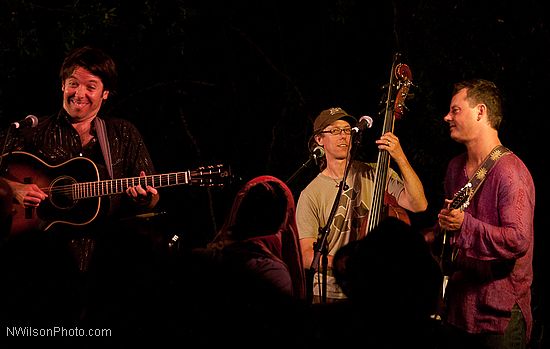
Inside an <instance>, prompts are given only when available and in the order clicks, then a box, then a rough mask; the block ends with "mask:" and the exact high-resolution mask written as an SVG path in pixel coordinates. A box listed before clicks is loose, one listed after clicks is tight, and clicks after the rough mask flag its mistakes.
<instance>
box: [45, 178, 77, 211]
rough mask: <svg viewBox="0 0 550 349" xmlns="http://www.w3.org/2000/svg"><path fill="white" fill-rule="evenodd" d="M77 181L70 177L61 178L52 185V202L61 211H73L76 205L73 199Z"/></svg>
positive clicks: (50, 197)
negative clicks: (74, 185)
mask: <svg viewBox="0 0 550 349" xmlns="http://www.w3.org/2000/svg"><path fill="white" fill-rule="evenodd" d="M75 183H77V181H76V180H75V179H74V178H72V177H69V176H61V177H58V178H56V179H54V180H53V181H52V182H51V183H50V196H49V199H50V202H51V204H52V205H53V206H54V207H55V208H57V209H61V210H67V209H71V208H73V207H74V206H75V205H76V200H74V199H73V192H72V190H73V189H72V188H73V184H75Z"/></svg>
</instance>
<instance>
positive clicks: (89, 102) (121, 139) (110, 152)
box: [2, 46, 159, 322]
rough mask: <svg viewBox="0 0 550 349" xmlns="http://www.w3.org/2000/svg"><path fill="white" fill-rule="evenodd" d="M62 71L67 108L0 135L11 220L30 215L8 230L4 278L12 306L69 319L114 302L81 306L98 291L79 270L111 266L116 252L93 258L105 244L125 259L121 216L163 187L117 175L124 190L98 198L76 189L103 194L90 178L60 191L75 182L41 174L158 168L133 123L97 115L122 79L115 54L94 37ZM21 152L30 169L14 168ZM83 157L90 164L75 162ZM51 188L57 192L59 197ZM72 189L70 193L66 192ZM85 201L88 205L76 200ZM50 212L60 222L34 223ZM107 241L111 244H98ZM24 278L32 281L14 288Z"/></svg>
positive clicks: (126, 239) (140, 209)
mask: <svg viewBox="0 0 550 349" xmlns="http://www.w3.org/2000/svg"><path fill="white" fill-rule="evenodd" d="M60 78H61V85H60V87H61V91H62V93H63V95H62V97H63V104H62V108H61V110H60V111H59V112H58V113H57V114H55V115H52V116H49V117H45V118H42V119H40V120H39V122H37V124H34V123H33V124H32V125H30V126H31V127H27V128H24V127H21V128H19V126H20V125H19V124H18V125H17V127H13V124H12V126H10V128H9V129H8V130H7V131H6V132H5V133H4V139H3V140H2V141H3V143H2V144H4V150H5V151H6V152H7V153H6V154H4V156H3V157H2V168H3V169H4V171H3V173H2V176H3V177H5V179H6V180H7V182H8V183H9V184H10V186H11V187H12V189H13V192H14V197H15V199H16V201H17V203H18V205H15V214H14V216H13V225H14V226H21V224H20V222H29V223H31V224H30V225H29V229H28V231H22V232H20V234H18V235H17V236H14V237H10V238H11V239H12V240H13V241H10V244H9V245H11V246H10V247H9V248H11V250H7V251H4V252H6V253H4V254H3V257H5V258H6V259H7V258H8V257H6V256H7V255H9V256H11V257H13V258H14V259H15V260H10V261H8V263H10V265H11V267H10V268H11V269H12V270H9V271H8V276H6V277H5V278H4V279H3V281H4V285H5V287H3V289H5V290H9V292H10V294H13V295H15V296H10V299H12V300H13V301H12V302H11V304H10V306H11V307H12V308H11V310H12V314H11V315H13V316H16V317H17V318H19V319H23V320H48V319H50V318H51V319H59V320H67V321H69V322H72V321H73V320H74V321H76V320H82V319H83V318H86V317H87V316H88V315H89V314H90V309H91V308H94V310H98V309H99V308H102V307H104V308H103V310H106V311H108V310H109V307H112V308H115V306H113V305H112V304H111V305H109V304H104V305H101V306H98V304H94V305H93V306H89V307H87V308H85V309H84V308H82V307H80V306H79V304H80V303H82V302H87V298H88V295H89V294H90V293H92V292H91V291H90V290H89V289H87V290H85V292H88V294H85V293H84V294H83V293H81V291H82V290H81V289H80V286H82V285H80V281H78V280H77V279H79V278H81V276H78V275H84V274H86V273H88V274H89V273H91V272H92V271H93V272H95V273H96V276H97V275H98V273H100V272H98V270H100V269H101V267H103V268H105V270H108V269H110V268H109V267H108V266H107V264H109V263H110V262H109V261H111V260H112V259H108V260H109V261H107V262H105V261H103V262H101V263H105V265H101V267H97V266H96V267H93V265H94V264H93V263H92V265H90V261H95V259H94V258H96V257H95V253H99V250H101V251H102V253H103V252H105V251H107V253H103V254H102V255H101V256H104V255H108V254H109V253H111V254H117V256H115V257H114V258H118V259H120V260H122V259H124V257H123V256H125V253H126V252H125V251H126V250H132V248H133V247H134V245H132V242H131V241H132V240H131V239H132V237H130V234H131V233H130V232H129V230H130V228H129V227H128V226H125V225H124V226H123V225H121V223H115V222H120V221H121V220H119V218H122V217H128V216H131V215H134V216H135V215H136V214H139V213H144V212H146V211H147V210H150V209H152V208H153V207H155V205H156V204H157V203H158V201H159V193H158V191H157V189H155V188H154V187H153V186H152V185H151V183H150V182H131V183H128V182H124V183H125V184H124V186H122V183H118V182H117V183H116V188H109V189H116V191H118V190H119V189H120V190H121V191H122V193H125V194H126V195H120V196H116V195H112V196H108V197H101V201H100V200H99V198H98V199H97V200H91V201H89V202H91V204H86V202H88V201H85V200H77V199H75V198H80V197H82V196H83V195H80V194H89V196H95V197H98V196H99V194H98V192H99V189H105V188H98V189H94V190H91V189H85V188H84V187H83V188H82V189H81V191H82V193H77V192H75V189H72V192H71V193H70V194H71V196H69V195H63V194H69V193H68V192H67V190H68V189H63V188H71V186H70V185H66V186H63V185H57V186H56V185H54V183H53V181H52V183H48V182H45V183H44V180H43V178H41V174H44V173H47V171H48V170H53V169H55V170H57V171H62V170H63V169H64V168H65V167H66V168H67V171H69V170H71V171H72V174H71V175H69V174H67V175H66V176H62V175H60V176H58V177H56V178H55V181H57V182H60V181H61V183H63V181H67V182H69V183H70V182H71V180H72V179H74V177H75V176H80V175H83V176H84V175H88V173H87V172H89V176H90V178H91V179H89V180H94V179H97V178H94V177H96V176H97V177H99V178H101V179H110V178H124V177H131V176H133V177H137V178H143V177H145V176H146V174H148V175H150V174H153V173H154V172H155V169H154V167H153V163H152V161H151V158H150V155H149V152H148V150H147V148H146V146H145V144H144V142H143V139H142V137H141V135H140V133H139V132H138V130H137V128H136V127H135V126H134V125H133V124H132V123H130V122H129V121H127V120H124V119H116V118H105V119H103V115H102V118H100V117H99V115H100V114H101V113H100V111H101V110H102V106H103V105H104V103H105V102H106V101H107V99H108V97H110V96H112V94H113V93H114V88H115V83H116V78H117V71H116V66H115V63H114V61H113V59H112V58H111V57H110V56H108V55H107V54H106V53H105V52H103V51H102V50H99V49H97V48H93V47H88V46H86V47H81V48H77V49H74V50H72V51H71V52H70V53H69V54H68V55H67V56H66V57H65V59H64V61H63V64H62V66H61V70H60ZM24 160H28V162H29V166H28V168H26V170H27V171H28V172H25V171H20V172H19V175H14V173H13V172H11V170H12V169H17V167H18V166H21V165H22V164H21V163H22V162H24ZM77 164H85V165H86V166H87V167H84V168H78V167H77V166H76V165H77ZM74 167H77V168H74ZM31 171H33V172H31ZM84 178H86V177H84ZM50 184H51V185H50ZM56 184H59V183H56ZM113 185H114V184H113ZM72 187H74V186H72ZM54 189H55V190H57V191H56V192H54ZM62 190H65V192H63V191H62ZM113 191H114V190H113ZM54 195H56V198H58V199H59V201H56V200H53V199H52V198H53V196H54ZM67 197H69V198H72V199H68V200H66V198H67ZM50 199H52V200H50ZM73 200H74V202H73ZM79 201H80V202H79ZM73 204H74V205H73ZM80 204H82V206H78V205H80ZM73 206H74V207H76V209H73V208H74V207H73ZM56 210H57V211H60V212H57V211H56ZM48 215H56V216H55V217H56V218H55V222H57V223H59V224H55V225H53V226H52V224H36V225H33V224H32V223H33V222H39V223H44V222H49V223H51V222H52V221H50V220H48ZM46 228H47V231H45V230H46ZM107 237H108V239H107V240H108V242H106V243H105V244H104V245H101V242H99V241H103V240H101V239H102V238H107ZM7 245H8V244H7ZM96 245H97V246H96ZM100 245H101V246H102V247H104V248H103V249H101V247H100ZM114 246H116V247H114ZM6 248H8V247H6ZM18 248H19V249H18ZM117 248H120V249H117ZM15 251H18V252H20V253H18V252H15ZM113 251H115V252H113ZM94 252H95V253H94ZM92 256H93V257H94V258H92ZM100 258H101V257H100ZM3 262H6V261H3ZM122 262H125V261H123V260H122ZM129 265H130V264H129ZM112 269H113V271H112V273H113V275H110V276H106V279H105V281H104V282H105V284H109V283H112V284H116V282H117V281H118V282H120V283H121V284H122V281H119V280H122V279H124V278H123V277H121V275H115V273H116V272H115V270H118V269H116V268H114V267H113V268H112ZM120 270H123V269H120ZM126 270H127V269H126ZM126 270H124V271H125V272H126ZM75 275H76V276H75ZM71 277H72V278H71ZM102 277H103V275H102V276H100V278H102ZM23 278H24V279H25V281H24V282H23V281H22V280H23ZM82 283H83V284H86V283H90V281H89V280H88V281H84V282H82ZM91 283H92V284H93V285H94V287H97V288H98V289H97V290H96V291H97V292H96V293H97V294H101V293H102V292H105V290H104V289H101V287H102V286H100V285H102V284H101V282H95V281H93V282H91ZM27 284H28V285H29V287H27V288H24V289H18V288H17V287H18V286H21V285H27ZM77 284H78V285H77ZM8 285H9V286H8ZM103 286H104V285H103ZM21 287H23V286H21ZM113 292H116V291H113ZM106 294H107V293H105V295H106ZM25 297H26V298H25ZM105 298H108V297H107V296H106V297H105ZM3 299H7V298H3ZM88 305H89V304H88ZM117 306H118V305H117ZM103 310H99V312H101V311H103ZM8 314H9V312H8ZM105 314H107V313H105ZM9 316H10V315H8V317H9ZM105 316H107V315H105Z"/></svg>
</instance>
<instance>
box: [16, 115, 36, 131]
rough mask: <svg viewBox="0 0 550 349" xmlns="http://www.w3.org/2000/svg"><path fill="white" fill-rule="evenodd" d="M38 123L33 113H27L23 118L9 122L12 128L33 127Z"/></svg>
mask: <svg viewBox="0 0 550 349" xmlns="http://www.w3.org/2000/svg"><path fill="white" fill-rule="evenodd" d="M36 125H38V118H37V117H36V116H34V115H27V116H25V118H24V119H23V120H19V121H15V122H12V123H11V126H12V127H13V128H25V127H30V128H32V127H35V126H36Z"/></svg>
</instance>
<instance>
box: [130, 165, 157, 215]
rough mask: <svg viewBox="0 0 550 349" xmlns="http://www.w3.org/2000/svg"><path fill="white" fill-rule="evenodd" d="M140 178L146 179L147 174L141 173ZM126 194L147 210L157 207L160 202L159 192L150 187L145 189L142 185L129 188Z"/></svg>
mask: <svg viewBox="0 0 550 349" xmlns="http://www.w3.org/2000/svg"><path fill="white" fill-rule="evenodd" d="M139 176H140V177H145V172H144V171H141V172H140V174H139ZM126 194H127V195H128V196H129V197H130V198H132V200H134V202H136V203H137V204H138V205H141V206H145V207H147V208H153V207H155V206H156V205H157V203H158V201H159V193H158V191H157V190H156V189H155V188H153V187H151V186H150V185H147V186H145V188H143V186H142V185H141V184H138V185H136V186H132V187H128V189H126Z"/></svg>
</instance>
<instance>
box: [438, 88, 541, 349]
mask: <svg viewBox="0 0 550 349" xmlns="http://www.w3.org/2000/svg"><path fill="white" fill-rule="evenodd" d="M444 120H445V121H446V122H447V123H448V125H449V132H450V135H451V138H452V139H453V140H455V141H456V142H459V143H462V144H464V146H465V147H466V152H465V153H463V154H460V155H458V156H456V157H455V158H453V159H452V160H451V161H450V163H449V165H448V167H447V173H446V176H445V194H446V197H448V198H451V197H453V195H454V194H455V193H457V192H459V191H460V189H461V188H462V187H464V185H465V184H466V183H468V182H469V181H471V180H475V178H477V179H480V178H484V180H483V182H482V183H481V185H480V186H479V188H478V190H477V191H475V192H474V194H473V196H472V197H471V198H470V200H469V204H468V205H467V206H466V208H464V209H456V208H455V209H452V207H451V203H452V200H445V207H444V208H443V209H442V210H441V211H440V212H439V215H438V223H439V229H440V230H441V231H447V232H451V233H452V234H453V235H452V239H451V241H452V242H451V247H452V250H453V251H454V252H453V254H452V255H453V256H454V257H455V258H454V259H453V264H452V266H453V269H452V273H450V275H449V282H448V285H447V287H446V292H445V300H446V303H445V309H446V313H445V314H444V317H443V320H444V324H445V326H444V328H445V331H444V336H443V341H444V342H445V343H444V345H443V347H444V348H498V349H505V348H526V347H527V346H528V343H529V340H530V335H531V329H532V314H531V283H532V281H533V263H532V262H533V243H534V240H533V234H534V233H533V216H534V208H535V187H534V184H533V179H532V177H531V174H530V173H529V170H528V169H527V167H526V166H525V164H524V163H523V162H522V160H520V159H519V158H518V157H517V156H516V155H515V154H514V153H513V152H507V153H505V154H503V155H502V156H501V157H500V158H499V159H498V160H497V161H496V163H495V164H494V165H493V166H492V168H490V169H489V171H484V170H483V169H482V170H481V171H478V169H479V168H480V167H481V165H482V164H483V163H484V161H485V159H487V158H490V157H491V156H493V155H494V154H495V151H494V150H497V147H499V146H502V144H501V142H500V139H499V137H498V128H499V125H500V123H501V121H502V106H501V95H500V92H499V90H498V88H497V87H496V86H495V84H494V83H492V82H490V81H486V80H482V79H475V80H469V81H463V82H460V83H457V84H455V85H454V91H453V97H452V100H451V104H450V110H449V113H448V114H447V115H445V117H444ZM504 149H505V150H506V148H504ZM497 154H498V153H497ZM498 155H500V154H498ZM494 158H496V157H493V159H494ZM474 176H475V177H474Z"/></svg>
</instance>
